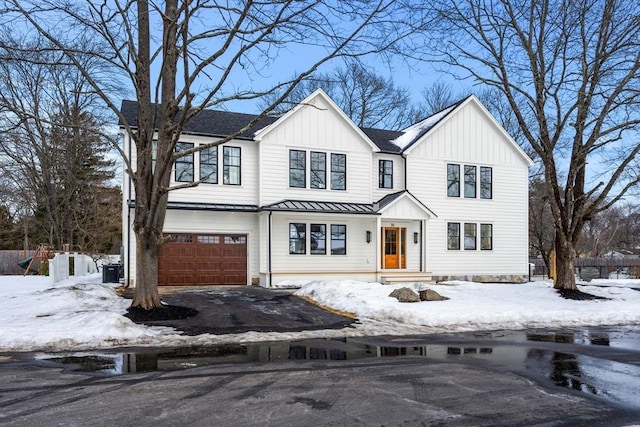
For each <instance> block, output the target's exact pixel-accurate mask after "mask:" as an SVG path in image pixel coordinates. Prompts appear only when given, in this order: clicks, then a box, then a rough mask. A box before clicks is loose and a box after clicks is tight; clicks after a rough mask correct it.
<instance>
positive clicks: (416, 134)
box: [391, 102, 460, 150]
mask: <svg viewBox="0 0 640 427" xmlns="http://www.w3.org/2000/svg"><path fill="white" fill-rule="evenodd" d="M459 104H460V103H459V102H457V103H455V104H453V105H452V106H450V107H447V108H445V109H444V110H442V111H440V112H438V113H436V114H434V115H432V116H429V117H427V118H426V119H424V120H422V121H420V122H418V123H416V124H414V125H412V126H410V127H408V128H407V129H406V130H405V132H404V133H403V134H402V135H400V136H399V137H398V138H396V139H394V140H392V141H391V142H393V143H394V144H395V145H397V146H398V147H400V148H401V149H403V150H404V149H405V148H407V147H408V146H409V145H411V144H412V143H413V142H415V141H416V140H417V139H418V138H420V137H421V136H422V135H424V134H425V133H427V131H428V130H429V129H431V128H432V127H433V126H435V125H436V124H437V123H438V122H439V121H440V120H442V119H443V118H444V117H445V116H446V115H447V114H449V113H450V112H451V111H452V110H453V109H454V108H456V107H457V106H458V105H459Z"/></svg>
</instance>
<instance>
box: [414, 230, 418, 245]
mask: <svg viewBox="0 0 640 427" xmlns="http://www.w3.org/2000/svg"><path fill="white" fill-rule="evenodd" d="M413 243H416V244H417V243H418V232H417V231H416V232H415V233H413Z"/></svg>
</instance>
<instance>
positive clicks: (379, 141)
mask: <svg viewBox="0 0 640 427" xmlns="http://www.w3.org/2000/svg"><path fill="white" fill-rule="evenodd" d="M361 129H362V131H363V132H364V133H365V134H366V135H367V136H368V137H369V139H370V140H371V141H373V143H374V144H376V146H378V148H379V149H380V151H383V152H385V153H394V154H399V153H400V151H402V150H400V147H398V146H397V145H395V144H393V143H392V142H391V141H392V140H394V139H396V138H397V137H399V136H400V135H402V132H398V131H393V130H384V129H372V128H361Z"/></svg>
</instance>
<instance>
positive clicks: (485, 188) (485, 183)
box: [480, 166, 493, 199]
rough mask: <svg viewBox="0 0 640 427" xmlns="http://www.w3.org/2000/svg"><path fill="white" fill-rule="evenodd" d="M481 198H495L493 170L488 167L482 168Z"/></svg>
mask: <svg viewBox="0 0 640 427" xmlns="http://www.w3.org/2000/svg"><path fill="white" fill-rule="evenodd" d="M480 198H481V199H491V198H493V170H492V169H491V168H490V167H488V166H481V167H480Z"/></svg>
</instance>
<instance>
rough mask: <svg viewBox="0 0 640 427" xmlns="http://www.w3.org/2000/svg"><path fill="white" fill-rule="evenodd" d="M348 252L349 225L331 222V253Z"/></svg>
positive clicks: (341, 253) (340, 253) (344, 253)
mask: <svg viewBox="0 0 640 427" xmlns="http://www.w3.org/2000/svg"><path fill="white" fill-rule="evenodd" d="M346 254H347V226H346V225H338V224H331V255H346Z"/></svg>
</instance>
